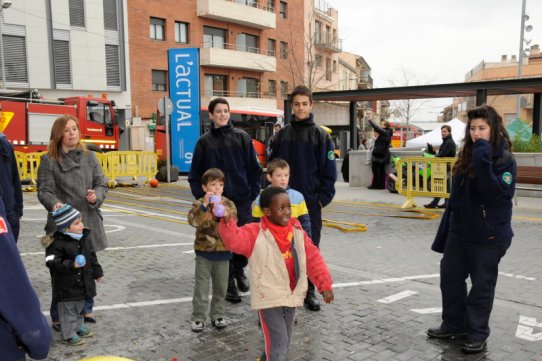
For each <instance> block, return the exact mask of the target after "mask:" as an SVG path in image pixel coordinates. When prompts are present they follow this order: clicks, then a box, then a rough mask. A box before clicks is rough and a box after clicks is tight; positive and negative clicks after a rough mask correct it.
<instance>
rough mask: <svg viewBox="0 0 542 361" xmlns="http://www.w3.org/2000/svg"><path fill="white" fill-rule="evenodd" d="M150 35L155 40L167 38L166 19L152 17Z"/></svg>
mask: <svg viewBox="0 0 542 361" xmlns="http://www.w3.org/2000/svg"><path fill="white" fill-rule="evenodd" d="M150 21H151V24H150V25H151V28H150V37H151V39H154V40H165V39H166V37H165V27H166V20H164V19H160V18H151V20H150Z"/></svg>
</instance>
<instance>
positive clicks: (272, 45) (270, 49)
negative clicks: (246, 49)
mask: <svg viewBox="0 0 542 361" xmlns="http://www.w3.org/2000/svg"><path fill="white" fill-rule="evenodd" d="M276 48H277V41H276V40H275V39H267V55H269V56H275V49H276Z"/></svg>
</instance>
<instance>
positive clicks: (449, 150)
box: [428, 134, 457, 158]
mask: <svg viewBox="0 0 542 361" xmlns="http://www.w3.org/2000/svg"><path fill="white" fill-rule="evenodd" d="M456 149H457V146H456V145H455V142H454V138H452V135H451V134H450V135H448V136H446V137H445V138H442V144H441V145H440V147H439V148H438V153H437V154H436V156H437V157H439V158H445V157H455V153H456ZM428 150H429V153H431V154H435V151H434V150H433V147H430V148H429V149H428Z"/></svg>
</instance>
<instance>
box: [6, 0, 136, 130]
mask: <svg viewBox="0 0 542 361" xmlns="http://www.w3.org/2000/svg"><path fill="white" fill-rule="evenodd" d="M125 1H126V0H124V1H123V0H96V1H84V0H70V1H68V0H54V1H53V0H46V1H34V0H17V1H13V2H12V4H11V6H9V7H5V8H3V9H2V15H3V16H2V18H1V21H2V24H1V25H2V26H1V30H2V40H3V50H4V51H3V54H4V59H3V61H2V62H1V63H2V66H3V73H4V74H5V77H6V79H5V84H3V85H5V86H4V88H5V89H7V90H27V89H37V90H38V91H39V92H40V93H41V94H42V96H43V97H44V98H47V99H57V98H60V97H69V96H78V95H89V94H91V95H93V96H96V97H101V96H107V97H108V98H110V99H113V100H115V102H116V104H117V106H118V108H119V112H120V119H121V120H122V119H124V118H125V117H129V112H130V108H131V97H130V94H129V92H128V91H127V90H128V89H129V82H130V79H129V74H128V73H127V69H126V66H125V64H126V63H127V61H128V60H127V58H126V49H125V47H124V44H125V34H126V28H125V25H126V24H125V22H124V18H125V14H124V11H125V9H126V3H125ZM2 80H3V79H2ZM125 113H127V114H125Z"/></svg>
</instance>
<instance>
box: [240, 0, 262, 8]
mask: <svg viewBox="0 0 542 361" xmlns="http://www.w3.org/2000/svg"><path fill="white" fill-rule="evenodd" d="M235 2H236V3H238V4H243V5H248V6H253V7H257V6H258V2H257V1H256V0H235Z"/></svg>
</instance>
